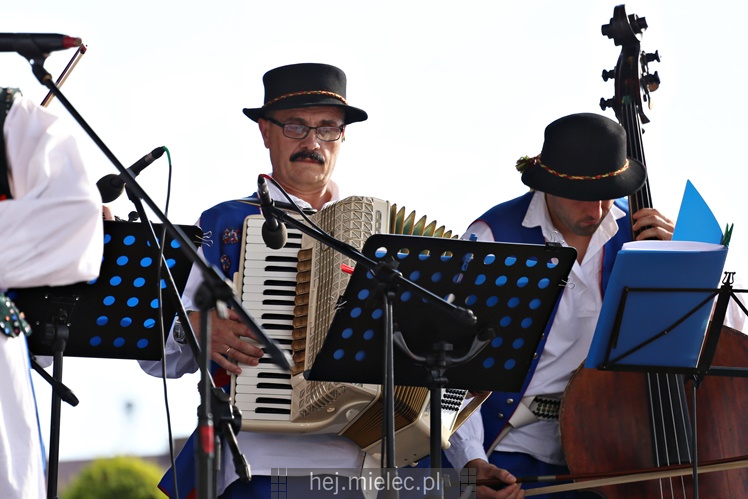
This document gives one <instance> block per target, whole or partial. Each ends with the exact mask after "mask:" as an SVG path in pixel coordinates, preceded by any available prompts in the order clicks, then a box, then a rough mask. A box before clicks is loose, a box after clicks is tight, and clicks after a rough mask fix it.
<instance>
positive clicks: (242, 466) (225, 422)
mask: <svg viewBox="0 0 748 499" xmlns="http://www.w3.org/2000/svg"><path fill="white" fill-rule="evenodd" d="M125 191H126V192H127V197H128V199H130V202H132V204H133V205H134V206H135V210H136V211H137V214H138V215H139V217H140V219H141V220H142V221H143V222H142V223H141V225H142V226H143V229H144V230H145V231H146V235H147V237H148V238H149V240H150V242H151V247H152V248H156V249H159V248H161V246H162V245H161V244H159V240H158V237H157V236H156V232H155V230H154V228H153V224H151V222H150V220H148V216H147V214H146V212H145V208H144V207H143V203H142V202H141V200H140V198H138V197H137V196H135V195H134V194H133V193H132V191H131V190H130V187H129V184H125ZM160 260H161V264H162V265H161V269H162V271H163V272H164V277H165V281H166V284H167V289H168V291H169V298H170V299H171V300H172V303H173V304H174V305H175V307H176V309H177V315H178V316H179V321H180V323H181V324H182V327H183V329H184V331H185V335H186V338H187V340H188V344H189V346H190V349H191V350H192V355H193V356H194V357H195V359H200V361H201V362H205V360H204V358H203V357H204V356H202V352H208V350H209V347H208V345H205V344H202V345H200V344H198V341H197V337H196V335H195V332H194V331H193V329H192V323H191V322H190V321H189V318H188V317H187V313H186V312H185V310H184V306H183V305H182V301H181V299H180V297H179V291H178V289H177V285H176V283H175V282H174V278H173V277H172V275H171V271H170V270H169V266H168V265H167V264H166V261H165V260H164V258H163V255H161V258H160ZM203 312H205V313H201V316H200V317H201V338H203V336H205V334H204V333H205V331H206V330H209V324H207V325H203V321H202V319H206V320H209V317H208V313H207V311H203ZM159 316H160V315H159ZM207 364H208V366H210V360H209V355H208V361H207ZM206 379H207V385H208V386H205V387H203V389H204V390H207V391H209V392H210V394H211V398H210V402H211V404H210V410H209V411H208V412H207V413H208V414H212V415H213V419H214V420H217V421H218V422H219V425H218V429H219V432H220V433H222V434H223V436H224V437H225V438H226V441H227V442H228V445H229V449H230V450H231V455H232V456H233V461H234V469H235V471H236V474H237V475H239V478H240V479H241V480H242V481H243V482H248V481H250V480H251V478H252V475H251V473H250V470H249V464H248V463H247V460H246V458H245V457H244V454H242V452H241V450H240V449H239V442H238V441H237V440H236V434H237V433H238V432H239V431H240V430H241V425H242V414H241V410H240V409H239V408H238V407H236V406H235V405H233V404H231V401H230V398H229V397H228V395H227V394H226V392H224V391H223V390H222V389H221V388H217V387H216V386H215V383H214V382H213V378H212V377H211V376H207V378H206V377H204V378H201V383H203V382H205V380H206ZM205 412H206V411H204V410H203V409H202V408H201V409H199V410H198V414H200V415H201V416H205V414H204V413H205ZM214 445H215V450H214V453H213V454H214V456H215V459H214V461H213V462H211V461H210V460H207V459H206V461H205V462H203V465H204V466H202V467H201V469H202V468H205V470H211V473H210V476H209V477H207V476H206V477H204V479H205V480H206V481H207V482H208V483H209V484H210V483H216V482H215V480H216V472H217V471H218V470H219V469H220V468H221V466H220V459H221V456H222V453H221V438H220V436H218V435H217V436H215V438H214Z"/></svg>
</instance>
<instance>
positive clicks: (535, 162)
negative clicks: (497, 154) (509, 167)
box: [515, 156, 629, 180]
mask: <svg viewBox="0 0 748 499" xmlns="http://www.w3.org/2000/svg"><path fill="white" fill-rule="evenodd" d="M531 166H539V167H540V168H542V169H544V170H545V171H547V172H548V173H550V174H551V175H555V176H556V177H560V178H565V179H569V180H600V179H603V178H610V177H615V176H618V175H620V174H621V173H623V172H625V171H626V170H628V169H629V160H628V159H627V160H626V162H625V163H624V164H623V166H622V167H621V168H619V169H618V170H615V171H612V172H608V173H601V174H600V175H567V174H566V173H561V172H557V171H556V170H554V169H553V168H551V167H549V166H546V165H544V164H543V163H541V162H540V156H535V157H534V158H530V157H528V156H522V157H521V158H519V159H518V160H517V165H516V166H515V168H517V171H518V172H520V173H524V172H525V170H527V169H528V168H530V167H531Z"/></svg>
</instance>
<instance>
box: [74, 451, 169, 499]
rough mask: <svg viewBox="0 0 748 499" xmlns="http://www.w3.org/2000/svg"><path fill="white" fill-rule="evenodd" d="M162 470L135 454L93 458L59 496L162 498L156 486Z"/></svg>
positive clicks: (105, 498) (107, 498)
mask: <svg viewBox="0 0 748 499" xmlns="http://www.w3.org/2000/svg"><path fill="white" fill-rule="evenodd" d="M162 475H163V472H162V471H161V469H160V468H159V467H158V466H157V465H155V464H153V463H151V462H149V461H145V460H143V459H140V458H137V457H124V456H121V457H113V458H105V459H97V460H95V461H93V462H92V463H91V464H89V465H88V466H86V467H85V468H83V469H82V470H81V472H80V473H79V474H78V476H76V478H75V479H74V480H73V481H72V483H71V484H70V485H69V486H68V487H67V488H66V489H65V490H64V492H63V494H62V499H119V498H123V499H125V498H126V499H164V498H165V497H166V496H164V494H163V493H162V492H161V491H160V490H159V489H158V488H157V485H158V482H159V480H161V476H162Z"/></svg>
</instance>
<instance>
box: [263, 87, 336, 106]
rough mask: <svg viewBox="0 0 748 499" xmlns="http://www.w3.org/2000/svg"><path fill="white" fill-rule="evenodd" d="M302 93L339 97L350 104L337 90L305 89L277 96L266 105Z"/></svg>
mask: <svg viewBox="0 0 748 499" xmlns="http://www.w3.org/2000/svg"><path fill="white" fill-rule="evenodd" d="M300 95H324V96H327V97H334V98H335V99H338V100H339V101H341V102H342V103H343V104H345V105H348V101H346V100H345V98H344V97H343V96H342V95H338V94H336V93H335V92H328V91H327V90H304V91H302V92H292V93H290V94H285V95H281V96H279V97H276V98H275V99H272V100H269V101H267V102H266V103H265V106H269V105H271V104H275V103H276V102H278V101H279V100H283V99H288V98H289V97H298V96H300Z"/></svg>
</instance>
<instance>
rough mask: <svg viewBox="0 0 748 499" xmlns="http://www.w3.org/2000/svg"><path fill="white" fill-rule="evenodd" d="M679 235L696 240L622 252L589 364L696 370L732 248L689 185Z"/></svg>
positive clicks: (643, 244)
mask: <svg viewBox="0 0 748 499" xmlns="http://www.w3.org/2000/svg"><path fill="white" fill-rule="evenodd" d="M715 227H716V230H715ZM679 234H684V235H685V237H688V238H689V239H690V240H688V241H683V240H677V239H675V238H674V239H673V240H672V241H636V242H632V243H628V244H626V245H624V248H623V249H622V250H621V251H620V252H619V253H618V256H617V258H616V262H615V265H614V266H613V271H612V274H611V277H610V281H609V283H608V287H607V289H606V291H605V298H604V300H603V306H602V310H601V312H600V318H599V319H598V323H597V327H596V330H595V334H594V337H593V339H592V344H591V345H590V351H589V354H588V356H587V360H586V362H585V367H591V368H600V367H601V366H603V367H611V365H616V366H658V367H675V368H679V367H683V368H694V367H696V365H697V363H698V360H699V355H700V353H701V348H702V344H703V342H704V337H705V334H706V329H707V325H708V322H709V318H710V316H711V311H712V304H713V300H711V299H710V297H713V296H715V295H716V291H717V288H718V286H719V285H720V282H721V279H722V272H723V269H724V265H725V260H726V258H727V247H726V246H723V245H722V244H720V240H721V231H719V225H718V224H717V223H716V220H715V219H714V215H713V214H712V213H711V210H709V207H708V206H707V205H706V203H705V202H703V199H702V198H701V196H700V195H699V194H698V192H697V191H696V190H695V188H694V187H693V185H691V184H690V182H689V183H688V185H687V186H686V192H685V195H684V198H683V203H682V205H681V210H680V212H679V215H678V220H677V222H676V230H675V236H678V235H679ZM679 237H681V236H679ZM622 299H625V302H623V303H622ZM684 317H687V318H686V319H685V320H682V319H683V318H684ZM617 320H619V321H620V324H619V325H617V324H616V322H617ZM665 331H667V332H666V333H665Z"/></svg>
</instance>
